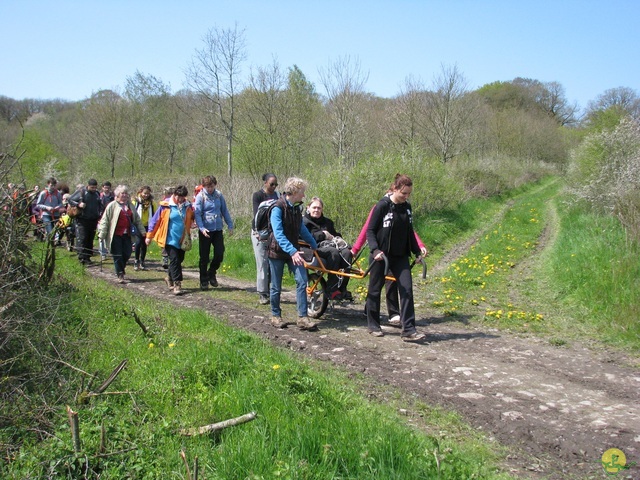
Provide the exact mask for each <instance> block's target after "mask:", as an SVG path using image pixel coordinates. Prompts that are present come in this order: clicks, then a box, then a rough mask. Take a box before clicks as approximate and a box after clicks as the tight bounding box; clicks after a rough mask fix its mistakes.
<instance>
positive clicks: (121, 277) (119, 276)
mask: <svg viewBox="0 0 640 480" xmlns="http://www.w3.org/2000/svg"><path fill="white" fill-rule="evenodd" d="M118 283H127V280H126V279H125V278H124V273H119V274H118Z"/></svg>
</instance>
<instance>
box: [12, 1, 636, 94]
mask: <svg viewBox="0 0 640 480" xmlns="http://www.w3.org/2000/svg"><path fill="white" fill-rule="evenodd" d="M0 19H1V21H2V31H3V32H2V33H3V46H2V48H1V49H0V65H1V67H2V73H1V74H0V95H4V96H8V97H11V98H15V99H22V98H40V99H50V98H62V99H66V100H81V99H83V98H87V97H89V96H90V95H91V94H92V93H94V92H97V91H98V90H101V89H105V88H111V89H122V88H123V87H124V85H125V83H126V79H127V77H131V76H132V75H133V74H134V73H135V72H136V71H140V72H142V73H143V74H149V75H153V76H155V77H156V78H158V79H160V80H162V81H163V82H164V83H165V84H168V85H170V86H171V89H172V91H173V92H175V91H177V90H180V89H181V88H183V87H184V82H185V70H186V68H187V66H188V64H189V62H190V61H191V59H192V58H193V55H194V53H195V51H196V50H197V49H200V48H202V47H203V46H204V43H203V37H204V35H205V34H206V32H207V31H208V30H209V29H211V28H213V27H217V28H221V29H226V28H233V27H234V25H235V24H236V23H237V25H238V27H239V28H240V29H244V30H245V36H246V43H247V61H246V62H245V64H244V71H243V76H245V77H246V75H247V74H248V73H249V70H250V68H251V67H254V68H255V67H257V66H268V65H271V64H272V63H273V62H274V60H276V61H277V63H278V64H279V65H280V66H281V67H283V68H285V69H286V68H288V67H291V66H293V65H294V64H295V65H297V66H298V67H299V68H300V69H301V70H302V72H303V73H304V74H305V76H306V77H307V78H308V79H309V80H310V81H312V82H314V84H315V85H316V89H317V90H318V91H319V92H320V93H324V92H323V91H322V87H321V85H320V81H319V79H320V76H319V70H320V69H326V68H327V66H328V65H329V64H330V63H331V62H335V61H336V60H338V59H339V58H345V57H347V56H348V57H350V58H351V59H352V61H353V60H357V61H359V63H360V68H361V71H362V72H364V73H365V74H368V81H367V83H366V84H365V89H366V90H367V91H369V92H371V93H374V94H376V95H379V96H382V97H393V96H395V95H396V94H398V93H399V92H400V91H401V88H402V85H403V84H404V81H405V79H406V78H407V77H409V76H412V77H413V78H414V79H419V80H421V81H422V82H424V83H425V84H426V85H427V86H428V85H430V84H431V82H432V81H433V79H434V76H435V75H437V74H439V73H440V71H441V68H442V66H443V65H444V66H446V67H450V66H454V65H455V66H457V68H458V70H459V71H460V72H461V73H462V74H463V75H464V77H465V78H466V80H467V82H468V86H469V88H470V89H475V88H477V87H480V86H482V85H484V84H486V83H491V82H494V81H498V80H500V81H508V80H512V79H514V78H516V77H525V78H531V79H536V80H540V81H543V82H549V81H557V82H559V83H560V84H562V85H563V86H564V88H565V93H566V96H567V98H568V99H569V100H570V101H572V102H574V101H575V102H578V104H579V105H580V106H581V107H585V106H586V104H587V102H588V101H589V100H593V99H595V98H596V97H597V96H598V95H600V94H601V93H603V92H604V91H605V90H607V89H609V88H615V87H620V86H624V87H630V88H633V89H634V90H635V91H636V92H637V93H639V94H640V62H639V61H638V60H639V59H640V55H639V50H640V34H639V33H638V32H639V31H640V28H638V21H639V20H640V1H636V0H602V1H595V0H582V1H578V0H495V1H492V0H484V1H483V0H476V1H472V0H448V1H447V0H440V1H435V0H422V1H419V0H389V1H382V0H379V1H378V0H368V1H361V0H325V1H313V0H306V1H305V0H282V1H278V0H271V1H269V0H262V1H258V0H229V1H227V0H208V1H199V0H174V1H166V0H137V1H136V0H109V1H107V0H75V1H72V0H56V1H51V0H1V1H0Z"/></svg>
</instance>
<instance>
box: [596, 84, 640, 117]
mask: <svg viewBox="0 0 640 480" xmlns="http://www.w3.org/2000/svg"><path fill="white" fill-rule="evenodd" d="M609 108H615V109H618V110H621V111H623V112H625V113H626V114H628V115H631V117H633V118H634V119H636V120H637V119H640V97H638V93H637V92H636V91H635V90H634V89H632V88H629V87H617V88H610V89H609V90H606V91H605V92H604V93H602V94H601V95H599V96H598V98H597V99H596V100H594V101H592V102H589V106H588V107H587V116H589V115H591V114H593V113H594V112H597V111H604V110H607V109H609Z"/></svg>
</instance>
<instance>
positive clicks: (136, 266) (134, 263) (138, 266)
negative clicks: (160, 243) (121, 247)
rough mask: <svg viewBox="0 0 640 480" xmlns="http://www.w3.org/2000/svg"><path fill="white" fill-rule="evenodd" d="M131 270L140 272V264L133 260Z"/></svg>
mask: <svg viewBox="0 0 640 480" xmlns="http://www.w3.org/2000/svg"><path fill="white" fill-rule="evenodd" d="M133 269H134V270H135V271H136V272H137V271H138V270H140V262H139V261H137V260H135V261H134V262H133Z"/></svg>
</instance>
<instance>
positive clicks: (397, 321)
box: [389, 315, 402, 327]
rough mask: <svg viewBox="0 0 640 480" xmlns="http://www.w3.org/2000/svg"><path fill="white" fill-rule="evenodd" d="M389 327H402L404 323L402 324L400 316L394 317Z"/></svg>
mask: <svg viewBox="0 0 640 480" xmlns="http://www.w3.org/2000/svg"><path fill="white" fill-rule="evenodd" d="M389 325H391V326H392V327H401V326H402V323H400V315H394V316H393V317H391V318H390V319H389Z"/></svg>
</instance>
